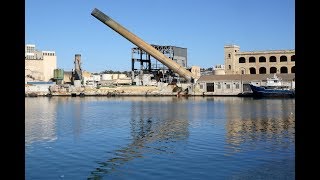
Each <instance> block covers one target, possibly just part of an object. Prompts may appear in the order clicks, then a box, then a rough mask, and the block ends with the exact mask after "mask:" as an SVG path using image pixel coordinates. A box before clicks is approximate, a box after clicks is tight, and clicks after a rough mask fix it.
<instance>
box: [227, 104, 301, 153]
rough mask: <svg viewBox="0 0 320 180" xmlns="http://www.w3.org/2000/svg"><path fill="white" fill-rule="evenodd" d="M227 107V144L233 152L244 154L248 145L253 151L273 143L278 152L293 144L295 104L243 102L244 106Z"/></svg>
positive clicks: (228, 105)
mask: <svg viewBox="0 0 320 180" xmlns="http://www.w3.org/2000/svg"><path fill="white" fill-rule="evenodd" d="M225 105H226V108H225V113H226V119H227V124H226V131H227V135H226V142H227V143H228V144H229V146H228V148H230V149H231V150H232V151H233V152H239V151H241V146H242V145H243V144H245V143H249V144H250V145H253V146H249V148H254V147H255V146H256V143H257V142H272V143H273V147H276V148H281V147H288V146H289V145H292V144H294V134H295V133H294V128H295V113H294V112H295V107H294V100H292V99H258V100H249V101H246V99H243V102H242V103H241V104H238V103H234V102H233V103H226V104H225ZM270 139H272V141H269V140H270ZM284 140H285V141H284ZM247 150H248V149H247Z"/></svg>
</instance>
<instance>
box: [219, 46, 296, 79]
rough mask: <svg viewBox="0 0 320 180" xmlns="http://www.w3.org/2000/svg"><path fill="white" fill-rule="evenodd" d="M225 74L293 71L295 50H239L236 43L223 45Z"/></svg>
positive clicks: (285, 72)
mask: <svg viewBox="0 0 320 180" xmlns="http://www.w3.org/2000/svg"><path fill="white" fill-rule="evenodd" d="M224 63H225V74H273V73H277V74H290V73H295V50H269V51H247V52H240V47H239V46H237V45H226V46H224Z"/></svg>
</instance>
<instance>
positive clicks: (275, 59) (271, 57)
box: [269, 56, 277, 62]
mask: <svg viewBox="0 0 320 180" xmlns="http://www.w3.org/2000/svg"><path fill="white" fill-rule="evenodd" d="M269 62H277V58H276V57H275V56H270V58H269Z"/></svg>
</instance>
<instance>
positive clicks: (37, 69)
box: [25, 54, 57, 81]
mask: <svg viewBox="0 0 320 180" xmlns="http://www.w3.org/2000/svg"><path fill="white" fill-rule="evenodd" d="M56 68H57V57H56V56H55V54H54V55H50V56H48V55H43V59H25V73H26V74H25V76H27V75H28V74H27V73H30V72H31V74H29V75H31V76H33V77H35V78H36V79H35V80H39V81H49V80H50V79H51V78H53V75H54V72H53V71H54V69H56Z"/></svg>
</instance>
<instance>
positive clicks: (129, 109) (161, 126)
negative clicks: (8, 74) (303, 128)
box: [25, 97, 295, 180]
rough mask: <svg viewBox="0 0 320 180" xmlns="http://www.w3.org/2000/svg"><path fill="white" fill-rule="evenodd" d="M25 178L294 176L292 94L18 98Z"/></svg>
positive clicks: (264, 177)
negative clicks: (275, 96)
mask: <svg viewBox="0 0 320 180" xmlns="http://www.w3.org/2000/svg"><path fill="white" fill-rule="evenodd" d="M25 133H26V134H25V168H26V169H25V177H26V179H27V180H36V179H41V180H48V179H72V180H74V179H77V180H80V179H273V180H274V179H295V99H251V98H240V97H189V98H177V97H51V98H48V97H37V98H25Z"/></svg>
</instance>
